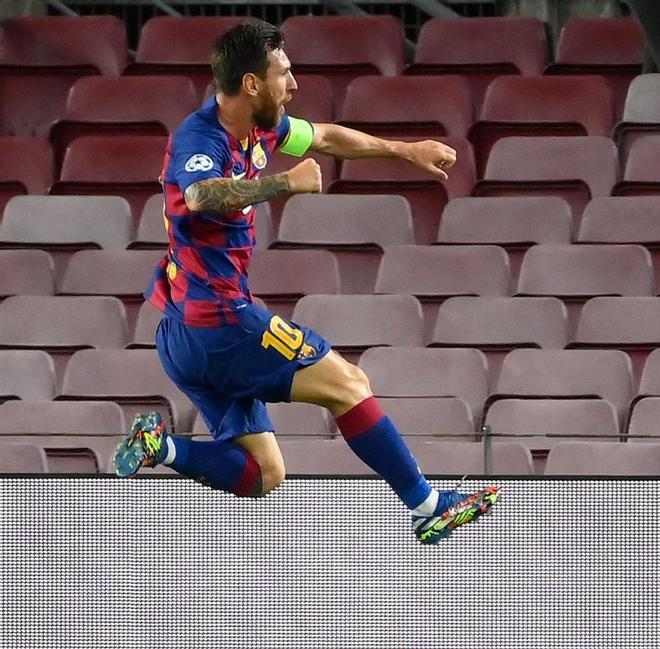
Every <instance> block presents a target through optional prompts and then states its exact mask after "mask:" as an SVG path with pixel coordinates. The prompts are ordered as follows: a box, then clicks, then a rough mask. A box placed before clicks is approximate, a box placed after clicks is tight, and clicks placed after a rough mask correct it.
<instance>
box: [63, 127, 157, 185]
mask: <svg viewBox="0 0 660 649" xmlns="http://www.w3.org/2000/svg"><path fill="white" fill-rule="evenodd" d="M166 145H167V137H165V136H160V135H112V136H102V135H85V136H82V137H79V138H76V139H75V140H74V141H73V142H71V144H69V146H68V147H67V149H66V153H65V154H64V160H63V162H62V170H61V172H60V180H62V181H75V182H99V183H145V182H157V180H158V176H159V174H160V172H161V169H162V166H163V158H164V155H165V147H166Z"/></svg>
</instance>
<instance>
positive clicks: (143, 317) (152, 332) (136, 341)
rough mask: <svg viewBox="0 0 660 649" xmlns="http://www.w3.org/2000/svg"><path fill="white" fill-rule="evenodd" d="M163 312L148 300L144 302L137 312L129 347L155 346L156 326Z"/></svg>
mask: <svg viewBox="0 0 660 649" xmlns="http://www.w3.org/2000/svg"><path fill="white" fill-rule="evenodd" d="M162 317H163V314H162V313H161V312H160V311H159V310H158V309H157V308H156V307H155V306H153V305H152V304H151V303H150V302H145V303H144V304H143V305H142V306H141V307H140V310H139V312H138V317H137V321H136V323H135V331H134V332H133V339H132V340H131V342H130V345H129V347H155V346H156V327H158V323H159V322H160V320H161V318H162Z"/></svg>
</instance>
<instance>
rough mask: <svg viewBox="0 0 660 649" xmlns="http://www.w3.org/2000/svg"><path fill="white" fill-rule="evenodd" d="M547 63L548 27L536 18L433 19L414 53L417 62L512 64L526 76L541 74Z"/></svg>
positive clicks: (425, 27)
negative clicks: (494, 42) (495, 44)
mask: <svg viewBox="0 0 660 649" xmlns="http://www.w3.org/2000/svg"><path fill="white" fill-rule="evenodd" d="M494 39H495V40H496V41H497V43H498V47H496V48H493V47H492V43H493V40H494ZM447 43H451V44H452V47H447ZM547 61H548V42H547V34H546V27H545V24H544V23H543V22H542V21H541V20H538V19H536V18H519V17H515V18H490V17H484V18H481V17H478V18H470V20H447V19H445V18H431V19H430V20H427V21H426V22H425V23H424V24H423V25H422V29H421V31H420V33H419V40H418V43H417V50H416V52H415V63H426V64H444V65H470V64H472V65H474V64H477V65H480V64H492V63H510V64H513V65H514V66H515V67H516V68H517V69H518V70H519V72H520V73H521V74H526V75H537V74H541V73H542V72H543V68H544V67H545V64H546V62H547Z"/></svg>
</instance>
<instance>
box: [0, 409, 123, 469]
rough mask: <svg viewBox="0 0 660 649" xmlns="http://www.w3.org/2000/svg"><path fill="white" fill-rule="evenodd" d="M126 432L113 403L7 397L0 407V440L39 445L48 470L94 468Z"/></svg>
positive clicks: (107, 458) (104, 461) (109, 455)
mask: <svg viewBox="0 0 660 649" xmlns="http://www.w3.org/2000/svg"><path fill="white" fill-rule="evenodd" d="M125 434H126V420H125V418H124V414H123V413H122V411H121V408H120V407H119V406H118V405H117V404H116V403H103V402H98V401H86V402H70V403H58V402H53V401H41V402H39V403H30V402H26V401H9V402H6V403H5V404H3V405H2V406H0V438H1V440H2V441H1V442H0V443H3V442H11V443H21V444H34V445H36V446H38V447H40V448H42V449H43V450H44V451H45V453H46V457H47V461H48V467H49V471H50V472H51V473H99V472H103V471H104V470H105V466H106V465H107V464H108V462H109V461H110V460H111V458H112V455H113V453H114V449H115V447H116V446H117V444H118V443H119V441H120V440H121V438H122V437H123V436H124V435H125Z"/></svg>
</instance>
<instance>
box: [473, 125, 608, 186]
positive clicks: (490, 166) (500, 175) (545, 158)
mask: <svg viewBox="0 0 660 649" xmlns="http://www.w3.org/2000/svg"><path fill="white" fill-rule="evenodd" d="M557 160H561V161H562V162H561V164H557ZM617 176H618V162H617V151H616V146H615V145H614V142H612V140H610V139H609V138H606V137H603V136H598V135H593V136H585V137H580V136H578V137H553V136H547V137H507V138H503V139H501V140H498V141H497V142H496V143H495V144H494V145H493V148H492V150H491V152H490V156H489V157H488V163H487V164H486V171H485V174H484V179H485V180H506V181H517V182H528V181H539V180H545V181H558V180H582V181H583V182H584V183H586V185H587V186H588V187H589V189H590V191H591V195H592V196H609V194H610V190H611V189H612V187H613V185H614V183H615V182H616V180H617Z"/></svg>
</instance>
